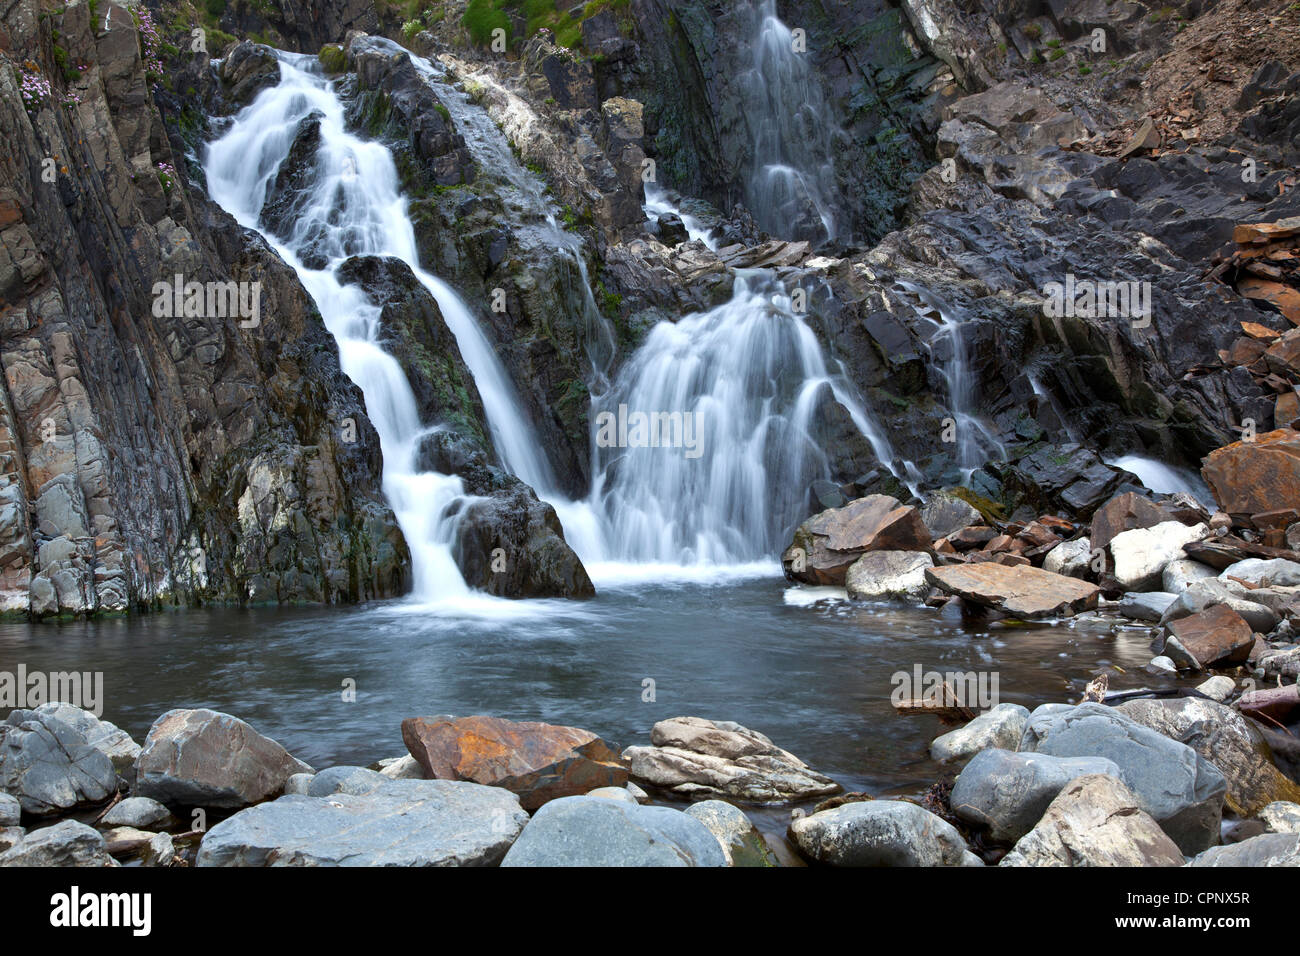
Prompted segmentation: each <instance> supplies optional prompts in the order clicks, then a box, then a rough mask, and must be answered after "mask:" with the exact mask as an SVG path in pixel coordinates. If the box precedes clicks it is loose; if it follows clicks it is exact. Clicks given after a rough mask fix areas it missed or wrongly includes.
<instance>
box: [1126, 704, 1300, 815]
mask: <svg viewBox="0 0 1300 956" xmlns="http://www.w3.org/2000/svg"><path fill="white" fill-rule="evenodd" d="M1115 709H1116V711H1117V712H1119V713H1122V714H1123V715H1124V716H1125V717H1128V718H1131V719H1132V720H1135V721H1137V722H1138V723H1140V724H1142V725H1143V726H1144V727H1150V728H1151V729H1152V730H1154V731H1156V732H1157V733H1161V734H1164V735H1165V736H1166V737H1168V738H1170V739H1171V740H1177V741H1178V742H1180V743H1183V744H1186V745H1187V746H1189V747H1191V748H1192V749H1193V750H1195V751H1196V752H1197V753H1198V754H1199V755H1200V756H1201V757H1203V758H1204V759H1206V760H1208V761H1209V762H1210V763H1212V764H1213V765H1214V766H1215V768H1216V769H1218V771H1219V772H1220V773H1221V774H1222V775H1223V777H1224V779H1225V780H1226V781H1227V795H1226V798H1225V799H1226V802H1227V805H1228V808H1229V809H1230V810H1232V811H1233V812H1234V813H1236V814H1239V815H1241V816H1253V815H1254V814H1255V813H1256V812H1257V811H1259V810H1260V809H1262V808H1263V807H1265V806H1266V805H1268V804H1269V803H1272V802H1273V801H1275V800H1296V799H1300V784H1297V783H1295V782H1293V781H1291V780H1289V779H1288V778H1287V777H1286V776H1285V775H1283V774H1282V772H1281V771H1279V770H1278V769H1277V767H1276V766H1275V765H1274V763H1273V757H1272V754H1271V753H1270V751H1269V747H1268V744H1267V743H1265V741H1264V738H1263V736H1262V735H1261V734H1260V732H1259V731H1258V730H1257V729H1256V728H1255V727H1254V725H1252V724H1251V723H1250V721H1248V720H1246V719H1245V718H1244V717H1242V716H1241V715H1240V714H1239V713H1237V712H1236V711H1235V710H1233V709H1232V708H1231V707H1227V706H1225V705H1223V704H1217V703H1214V702H1213V701H1208V700H1202V699H1199V698H1196V697H1184V698H1180V699H1177V700H1130V701H1125V702H1124V703H1122V704H1120V705H1119V706H1118V707H1117V708H1115Z"/></svg>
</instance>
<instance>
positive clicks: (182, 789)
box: [136, 709, 312, 808]
mask: <svg viewBox="0 0 1300 956" xmlns="http://www.w3.org/2000/svg"><path fill="white" fill-rule="evenodd" d="M311 772H312V768H311V767H309V766H307V765H306V764H305V763H303V762H302V761H301V760H296V759H295V758H294V757H292V756H291V755H290V754H289V752H288V751H287V750H285V749H284V748H283V747H281V746H280V745H279V744H278V743H276V742H275V741H274V740H271V739H270V738H268V737H263V736H262V735H261V734H259V733H258V732H257V731H256V730H254V729H253V728H252V727H250V726H249V725H248V724H246V723H244V721H242V720H240V719H239V718H237V717H232V716H230V715H229V714H221V713H217V712H216V711H214V710H204V709H200V710H169V711H168V712H167V713H165V714H163V715H162V716H161V717H159V718H158V719H157V720H156V721H155V722H154V725H153V726H152V727H150V728H149V735H148V736H147V737H146V738H145V742H144V747H143V749H142V750H141V751H140V758H139V760H138V761H137V763H136V793H138V794H139V795H140V796H144V797H152V798H153V799H155V800H157V801H159V802H160V803H165V804H167V805H168V806H200V807H229V808H237V807H244V806H248V805H249V804H252V803H258V802H260V801H262V800H266V799H268V798H270V797H274V796H276V795H277V794H279V793H281V792H283V790H284V785H285V783H286V781H288V779H289V778H290V777H291V776H293V775H294V774H295V773H311Z"/></svg>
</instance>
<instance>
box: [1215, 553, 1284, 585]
mask: <svg viewBox="0 0 1300 956" xmlns="http://www.w3.org/2000/svg"><path fill="white" fill-rule="evenodd" d="M1219 580H1220V581H1229V580H1231V581H1247V582H1249V583H1251V584H1253V585H1255V586H1256V587H1262V588H1270V587H1283V588H1294V587H1300V563H1298V562H1295V561H1288V560H1286V559H1285V558H1270V559H1265V558H1247V559H1246V560H1244V561H1237V562H1235V563H1233V564H1230V565H1228V566H1227V567H1226V568H1224V569H1223V570H1222V571H1221V572H1219Z"/></svg>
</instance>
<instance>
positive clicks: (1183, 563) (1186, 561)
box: [1160, 558, 1215, 594]
mask: <svg viewBox="0 0 1300 956" xmlns="http://www.w3.org/2000/svg"><path fill="white" fill-rule="evenodd" d="M1214 576H1215V572H1214V568H1212V567H1210V566H1209V565H1208V564H1202V563H1201V562H1200V561H1194V560H1192V559H1191V558H1175V559H1174V560H1173V561H1170V562H1169V563H1168V564H1166V565H1165V569H1164V571H1162V572H1161V574H1160V587H1161V589H1162V590H1164V591H1168V592H1169V593H1170V594H1182V593H1183V592H1184V591H1186V590H1187V589H1188V588H1189V587H1191V586H1192V585H1193V584H1195V583H1196V582H1197V581H1200V580H1203V579H1205V578H1212V577H1214Z"/></svg>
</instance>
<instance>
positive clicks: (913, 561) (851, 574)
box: [844, 551, 934, 601]
mask: <svg viewBox="0 0 1300 956" xmlns="http://www.w3.org/2000/svg"><path fill="white" fill-rule="evenodd" d="M933 566H934V560H933V559H932V558H931V557H930V555H928V554H926V553H925V552H924V551H868V552H867V553H866V554H864V555H863V556H862V557H860V558H858V559H857V560H856V561H854V562H853V563H852V564H851V565H849V569H848V572H847V573H846V574H845V576H844V587H845V589H846V590H847V591H848V595H849V597H851V598H853V599H854V600H858V601H881V600H890V599H895V600H904V599H911V600H917V599H920V598H922V597H924V596H925V595H926V593H927V592H928V591H929V590H930V585H929V584H928V583H927V582H926V580H925V569H926V568H930V567H933Z"/></svg>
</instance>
